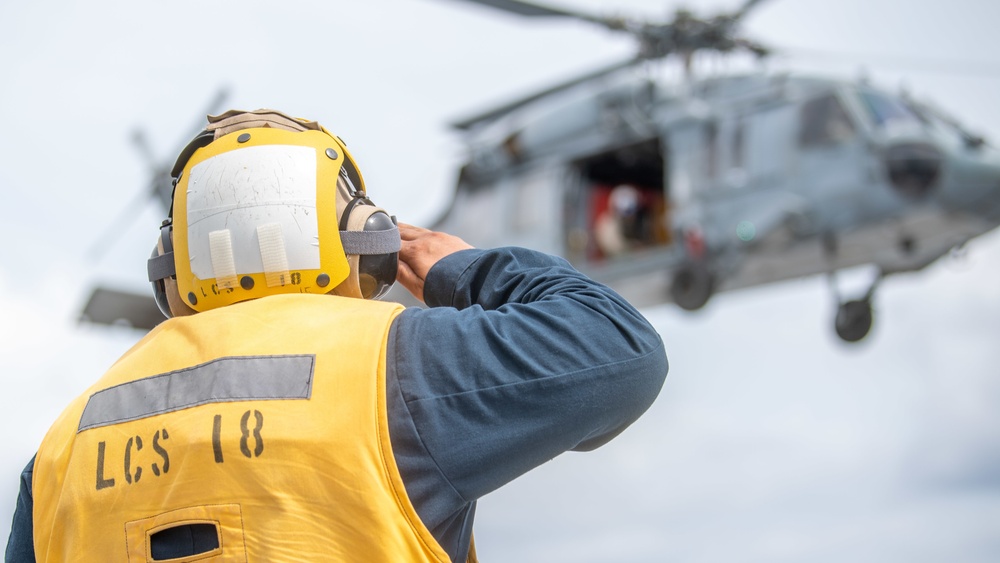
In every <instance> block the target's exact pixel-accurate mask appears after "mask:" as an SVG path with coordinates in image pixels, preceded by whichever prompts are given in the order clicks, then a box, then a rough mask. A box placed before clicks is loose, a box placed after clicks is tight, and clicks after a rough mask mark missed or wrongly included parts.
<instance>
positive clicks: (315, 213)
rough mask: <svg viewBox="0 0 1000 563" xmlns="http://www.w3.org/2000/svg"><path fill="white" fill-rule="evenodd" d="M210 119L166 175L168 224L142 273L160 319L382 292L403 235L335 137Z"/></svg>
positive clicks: (288, 123) (238, 119) (295, 124)
mask: <svg viewBox="0 0 1000 563" xmlns="http://www.w3.org/2000/svg"><path fill="white" fill-rule="evenodd" d="M208 119H209V125H208V127H206V129H205V130H204V131H203V132H202V133H200V134H199V135H198V136H196V137H195V138H194V139H193V140H192V141H191V142H190V143H189V144H188V146H187V147H185V149H184V150H183V151H182V152H181V154H180V156H178V158H177V163H176V164H175V165H174V168H173V171H172V176H173V178H174V197H173V205H172V208H171V210H170V217H169V218H168V219H167V220H166V221H164V222H163V225H162V226H161V229H160V238H159V240H158V241H157V245H156V248H155V249H154V250H153V255H152V257H151V258H150V260H149V264H148V273H149V280H150V281H151V282H152V284H153V293H154V295H155V297H156V302H157V305H158V306H159V307H160V310H161V311H163V313H164V314H165V315H167V316H168V317H170V316H179V315H188V314H192V313H194V312H199V311H207V310H209V309H215V308H218V307H221V306H224V305H229V304H232V303H237V302H240V301H246V300H248V299H256V298H259V297H264V296H267V295H274V294H278V293H332V294H336V295H344V296H349V297H358V298H365V299H377V298H379V297H381V296H383V295H384V294H385V293H386V292H387V291H388V290H389V287H391V286H392V284H393V282H394V281H395V279H396V268H397V265H398V252H399V248H400V239H399V229H398V228H397V227H396V224H395V220H394V218H391V217H390V215H389V214H388V213H386V211H385V210H384V209H382V208H380V207H377V206H376V205H375V204H374V203H372V201H371V200H370V199H369V198H368V195H367V193H366V191H365V186H364V180H363V179H362V177H361V172H360V171H359V170H358V167H357V166H356V165H355V163H354V160H353V158H352V157H351V155H350V153H348V151H347V148H346V146H345V145H344V143H343V142H342V141H341V140H340V138H338V137H336V136H334V135H331V134H330V133H329V132H328V131H327V130H326V129H324V128H323V127H322V126H320V125H319V124H318V123H316V122H314V121H306V120H303V119H297V118H292V117H289V116H286V115H284V114H282V113H280V112H276V111H272V110H257V111H253V112H243V111H235V110H234V111H229V112H226V113H224V114H222V115H219V116H209V118H208Z"/></svg>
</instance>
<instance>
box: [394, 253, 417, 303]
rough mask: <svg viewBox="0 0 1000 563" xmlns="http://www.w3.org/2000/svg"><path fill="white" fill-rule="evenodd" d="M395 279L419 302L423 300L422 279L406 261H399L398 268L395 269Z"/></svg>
mask: <svg viewBox="0 0 1000 563" xmlns="http://www.w3.org/2000/svg"><path fill="white" fill-rule="evenodd" d="M396 281H397V282H399V284H400V285H402V286H403V287H404V288H406V291H409V292H410V293H411V294H412V295H413V296H414V297H416V298H417V299H418V300H419V301H420V302H421V303H423V302H424V280H423V278H421V277H420V276H418V275H417V274H416V273H415V272H414V271H413V268H411V267H410V265H409V264H407V263H406V262H403V261H400V262H399V268H398V269H397V270H396Z"/></svg>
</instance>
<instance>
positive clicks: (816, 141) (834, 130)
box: [799, 94, 854, 147]
mask: <svg viewBox="0 0 1000 563" xmlns="http://www.w3.org/2000/svg"><path fill="white" fill-rule="evenodd" d="M800 117H801V121H800V127H801V128H800V129H799V144H800V145H802V146H804V147H808V146H817V145H828V144H834V143H841V142H844V141H846V140H848V139H851V138H852V137H854V123H852V122H851V118H850V116H849V115H848V114H847V110H845V109H844V106H843V104H841V103H840V100H839V99H838V98H837V97H836V96H835V95H833V94H827V95H825V96H822V97H819V98H815V99H812V100H809V101H807V102H806V103H804V104H802V111H801V115H800Z"/></svg>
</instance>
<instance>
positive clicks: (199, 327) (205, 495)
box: [33, 295, 448, 563]
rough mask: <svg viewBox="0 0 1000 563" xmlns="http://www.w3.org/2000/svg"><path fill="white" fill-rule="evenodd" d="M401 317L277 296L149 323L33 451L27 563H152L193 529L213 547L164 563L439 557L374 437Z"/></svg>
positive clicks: (391, 308)
mask: <svg viewBox="0 0 1000 563" xmlns="http://www.w3.org/2000/svg"><path fill="white" fill-rule="evenodd" d="M401 310H402V307H400V306H398V305H395V304H390V303H379V302H370V301H362V300H360V299H350V298H340V297H332V296H316V295H276V296H271V297H266V298H263V299H258V300H255V301H249V302H245V303H240V304H237V305H231V306H228V307H223V308H220V309H217V310H213V311H208V312H205V313H199V314H197V315H194V316H191V317H181V318H176V319H172V320H170V321H167V322H165V323H163V324H161V325H160V326H159V327H158V328H156V329H154V330H153V331H152V332H151V333H150V334H149V335H147V336H146V338H144V339H143V340H141V341H140V342H139V343H138V344H136V345H135V346H134V347H133V348H132V349H131V350H130V351H129V352H128V353H126V354H125V356H123V357H122V358H121V359H120V360H119V361H118V362H117V363H116V364H115V365H114V366H113V367H112V368H111V369H110V370H109V371H108V372H107V373H106V374H105V375H104V377H102V378H101V379H100V381H98V383H97V384H95V385H94V386H93V387H92V388H90V389H89V390H88V391H87V392H86V393H84V395H82V396H81V397H79V398H78V399H77V400H76V401H74V402H73V403H71V404H70V406H69V407H67V409H66V410H65V411H64V412H63V414H62V415H61V416H60V417H59V418H58V419H57V421H56V422H55V424H54V425H53V427H52V429H51V430H50V431H49V433H48V435H47V436H46V437H45V439H44V440H43V442H42V446H41V448H40V449H39V452H38V456H37V458H36V462H35V472H34V481H33V494H34V500H35V504H34V506H35V510H34V528H35V529H34V532H35V552H36V558H37V560H38V561H40V562H45V561H101V562H105V561H122V562H128V563H135V562H151V561H155V560H157V559H154V556H155V553H154V551H153V548H152V545H153V543H155V538H156V537H159V536H157V534H160V533H161V532H165V531H166V532H169V530H175V529H177V528H178V527H180V526H201V527H202V528H201V529H202V530H209V532H210V535H213V536H214V539H215V540H217V541H216V543H215V544H211V545H209V546H208V548H206V549H208V551H207V552H203V553H201V554H199V555H197V556H194V557H191V558H185V559H175V560H174V561H187V560H198V561H212V562H216V561H218V562H231V561H232V562H236V561H240V562H244V561H373V562H379V561H418V562H422V561H448V556H447V555H446V554H445V552H444V550H443V549H442V548H441V547H440V546H439V545H438V544H437V543H436V541H435V540H434V538H433V536H432V535H431V534H430V532H429V531H427V529H426V528H425V527H424V526H423V524H422V523H421V522H420V519H419V518H418V517H417V515H416V512H415V511H414V509H413V507H412V505H411V504H410V501H409V499H408V498H407V496H406V492H405V489H404V487H403V484H402V480H401V479H400V477H399V472H398V470H397V468H396V464H395V459H394V458H393V456H392V450H391V445H390V441H389V433H388V420H387V418H386V410H385V405H386V399H385V346H386V340H387V338H388V331H389V325H390V323H391V322H392V319H393V318H395V316H396V315H397V314H399V312H400V311H401Z"/></svg>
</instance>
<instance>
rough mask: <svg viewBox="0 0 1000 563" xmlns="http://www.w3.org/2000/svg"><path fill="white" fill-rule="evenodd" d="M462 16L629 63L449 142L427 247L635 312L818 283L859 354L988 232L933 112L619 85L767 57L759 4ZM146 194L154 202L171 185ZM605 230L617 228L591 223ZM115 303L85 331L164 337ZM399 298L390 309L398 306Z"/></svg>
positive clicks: (95, 302)
mask: <svg viewBox="0 0 1000 563" xmlns="http://www.w3.org/2000/svg"><path fill="white" fill-rule="evenodd" d="M464 1H465V2H467V3H475V4H484V5H487V6H488V7H490V8H499V9H501V10H505V11H508V12H514V13H515V14H519V15H521V16H528V17H533V16H541V17H569V18H574V19H578V20H583V21H585V22H588V23H591V24H599V25H602V26H604V27H606V28H608V29H611V30H613V31H619V32H625V33H629V34H631V35H633V36H635V37H636V38H637V40H638V43H639V48H638V51H637V54H636V55H635V56H634V57H631V58H629V59H627V60H625V61H622V62H620V63H616V64H613V65H610V66H607V67H605V68H602V69H599V70H598V71H595V72H592V73H589V74H587V75H585V76H581V77H580V78H577V79H575V80H572V81H570V82H567V83H563V84H560V85H557V86H555V87H552V88H548V89H545V90H542V91H540V92H538V93H537V94H534V95H531V96H528V97H526V98H522V99H519V100H516V101H514V102H512V103H510V104H506V105H503V106H501V107H498V108H495V109H493V110H491V111H489V112H486V113H483V114H481V115H478V116H475V117H473V118H469V119H465V120H462V121H459V122H457V123H456V124H455V125H456V128H457V129H458V130H459V131H460V134H462V135H463V136H464V138H465V140H466V142H467V147H468V149H467V159H466V162H465V164H464V165H463V166H462V167H461V170H460V171H459V173H458V181H457V186H456V189H455V192H454V194H453V198H452V201H451V202H450V205H449V206H448V208H447V209H446V210H445V213H444V214H443V215H442V217H441V219H440V220H439V221H438V222H437V224H436V225H435V228H439V229H442V230H445V231H448V232H452V233H454V234H457V235H459V236H462V237H464V238H466V239H467V240H468V241H469V242H470V243H472V244H474V245H477V246H482V247H491V246H500V245H522V246H527V247H532V248H537V249H539V250H543V251H546V252H551V253H555V254H559V255H562V256H565V257H566V258H567V259H569V260H570V261H571V262H572V263H573V264H574V265H575V266H576V267H578V268H579V269H581V270H582V271H584V272H586V273H588V274H590V275H592V276H594V277H595V278H597V279H599V280H601V281H604V282H606V283H609V284H611V285H612V286H614V287H615V288H616V289H618V290H619V291H621V292H622V293H623V294H624V295H625V296H626V297H627V298H629V299H630V300H632V301H633V302H634V303H635V304H637V305H639V306H642V305H648V304H652V303H659V302H665V301H672V302H675V303H677V304H678V305H679V306H680V307H682V308H684V309H688V310H696V309H699V308H701V307H702V306H704V305H705V304H706V303H708V302H709V301H710V299H711V297H712V296H713V295H715V294H717V293H719V292H724V291H732V290H736V289H740V288H746V287H752V286H759V285H763V284H768V283H773V282H778V281H781V280H786V279H791V278H796V277H801V276H808V275H815V274H824V275H828V276H829V277H830V279H831V282H832V283H831V286H832V289H833V293H834V296H835V298H836V299H837V300H838V302H840V304H841V305H840V307H839V310H838V313H837V316H836V319H835V327H836V330H837V333H838V335H840V336H841V338H843V339H844V340H847V341H857V340H861V339H862V338H864V337H865V335H866V334H867V333H868V331H869V330H870V327H871V323H872V306H871V304H872V301H873V299H874V294H875V289H876V286H877V285H878V283H879V282H880V281H881V280H882V279H883V278H884V277H885V276H889V275H893V274H897V273H901V272H908V271H916V270H919V269H921V268H923V267H925V266H927V265H928V264H930V263H932V262H934V261H935V260H937V259H938V258H940V257H941V256H944V255H947V254H948V253H949V252H950V251H951V250H952V249H954V248H957V247H960V246H961V245H962V244H964V243H965V242H967V241H968V240H970V239H971V238H973V237H975V236H977V235H980V234H982V233H984V232H987V231H989V230H991V229H993V228H994V227H995V226H996V225H997V224H998V223H1000V157H998V155H997V152H996V150H995V149H993V148H992V147H990V146H989V145H988V144H986V143H985V142H984V141H983V140H982V139H980V138H977V137H976V136H974V135H972V134H970V133H968V132H967V131H966V130H965V129H964V128H963V127H962V126H961V125H960V124H958V123H957V122H956V121H955V120H954V119H952V118H950V117H948V116H947V114H946V112H944V111H942V110H940V109H938V108H937V106H935V105H934V104H931V103H929V102H926V101H921V100H916V99H912V98H909V97H905V96H902V95H900V94H896V93H890V92H886V91H883V90H881V89H879V88H878V87H877V86H876V85H870V84H867V83H865V82H864V81H855V82H848V81H842V80H832V79H826V78H821V77H809V76H802V75H793V74H767V73H763V72H757V73H751V74H746V75H737V76H727V77H717V78H708V79H698V78H696V77H695V76H696V73H695V72H693V71H692V72H691V73H690V74H689V77H688V79H687V80H685V81H681V82H680V83H665V82H661V81H657V80H653V79H651V78H649V77H636V76H635V75H634V74H630V73H627V72H623V71H625V70H627V69H629V68H631V67H634V66H636V65H637V64H641V63H644V62H646V61H651V60H657V59H661V58H664V57H668V56H676V57H677V58H679V59H680V60H681V61H682V62H683V63H684V66H685V68H687V69H689V70H690V68H691V66H690V61H691V55H692V54H693V53H694V52H696V51H702V50H712V51H721V52H723V53H726V52H729V51H733V50H737V49H746V50H749V51H750V52H752V53H754V54H757V55H761V56H763V55H766V53H767V49H766V48H765V47H764V46H762V45H760V44H758V43H756V42H754V41H750V40H747V39H745V38H742V37H739V36H738V35H737V34H736V27H737V24H738V23H739V21H740V20H741V19H742V18H743V17H745V15H746V14H747V13H748V12H750V10H751V9H757V8H756V7H757V6H758V5H759V4H760V2H759V1H757V0H750V1H748V2H745V3H744V4H743V5H742V6H741V7H740V9H739V10H737V11H735V12H732V13H729V14H722V15H719V16H716V17H714V18H707V19H699V18H697V17H695V16H693V15H692V14H690V13H687V12H679V13H678V14H677V16H676V17H675V18H674V20H673V21H671V22H669V23H666V24H650V23H646V22H634V21H629V20H624V19H621V18H601V17H596V16H590V15H587V14H581V13H578V12H574V11H570V10H564V9H558V8H549V7H545V6H541V5H538V4H531V3H527V2H520V1H516V0H464ZM483 13H484V14H488V12H486V11H485V10H484V11H483ZM213 105H217V102H216V103H214V104H213ZM136 141H137V142H139V141H141V139H139V138H137V139H136ZM140 146H141V143H140ZM146 152H148V151H146ZM154 169H155V167H154ZM154 171H155V170H154ZM154 176H155V177H154V180H153V182H152V186H151V187H152V188H153V189H152V190H151V191H153V192H154V193H157V194H159V195H160V197H161V198H162V197H163V196H164V195H166V194H167V193H168V190H167V188H168V187H169V180H167V182H166V183H165V182H164V181H163V174H160V173H156V174H154ZM157 179H158V180H157ZM618 188H623V189H621V190H618ZM616 190H618V193H619V194H624V195H625V196H626V197H622V198H617V197H613V196H615V192H616ZM167 201H169V199H168V200H167ZM618 201H625V204H624V205H621V206H619V205H618V204H617V202H618ZM619 207H621V208H622V209H619ZM609 210H610V211H613V212H614V213H608V211H609ZM615 214H617V215H618V217H616V219H617V220H618V222H619V223H618V224H617V225H614V222H613V221H604V220H603V219H604V218H605V217H607V216H608V215H612V216H613V215H615ZM613 218H614V217H613ZM608 224H611V225H612V226H613V227H614V228H605V225H608ZM609 232H614V233H615V234H616V235H617V236H616V237H612V238H616V239H617V240H612V241H611V242H612V243H613V244H611V245H610V246H609V245H608V244H607V242H608V241H606V240H603V239H605V238H607V237H604V236H602V233H609ZM602 243H604V244H602ZM861 264H872V265H874V266H875V267H876V268H877V270H878V271H879V275H878V276H877V278H876V279H875V280H874V282H873V283H872V284H871V286H870V288H868V289H867V290H866V291H864V292H862V293H861V294H860V295H850V296H847V295H844V296H841V295H839V293H840V292H839V291H838V288H837V283H836V279H835V275H836V273H837V272H838V271H840V270H843V269H846V268H850V267H853V266H857V265H861ZM126 293H127V292H120V291H115V290H107V289H98V290H96V291H95V292H94V294H93V296H92V299H91V301H90V302H89V303H88V304H87V306H86V308H85V310H84V312H83V317H84V318H85V319H87V320H90V321H92V322H100V323H111V322H116V321H117V320H124V321H125V322H126V323H128V324H131V325H132V326H135V327H137V328H144V329H148V328H151V327H152V326H153V325H155V324H156V322H159V321H161V320H162V318H161V315H159V313H158V311H157V310H156V309H155V305H153V303H152V300H151V299H144V300H143V299H140V300H138V301H142V302H144V303H146V302H148V307H144V308H142V309H143V311H141V313H142V314H140V311H139V309H140V307H138V306H137V305H136V302H137V300H136V299H132V297H138V296H134V295H131V294H126ZM404 294H405V291H403V290H399V289H396V290H394V291H393V293H391V294H390V297H389V298H390V299H396V300H400V301H403V302H407V303H409V304H412V303H413V301H412V298H409V296H408V295H404Z"/></svg>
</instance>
